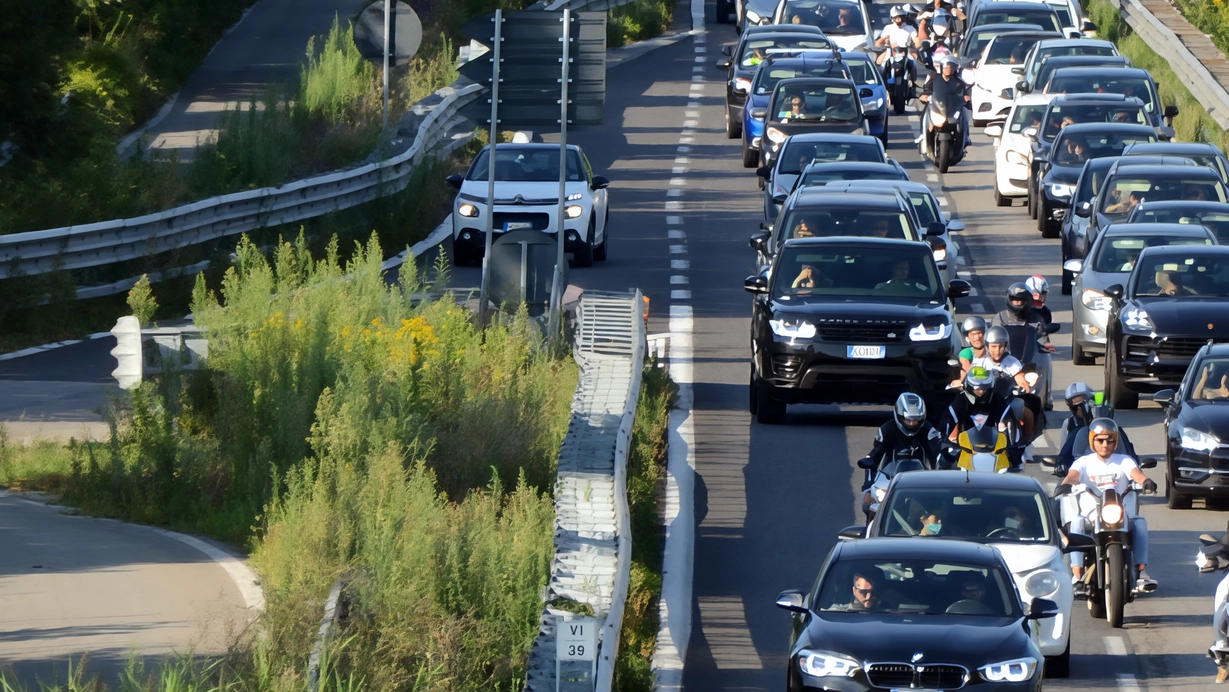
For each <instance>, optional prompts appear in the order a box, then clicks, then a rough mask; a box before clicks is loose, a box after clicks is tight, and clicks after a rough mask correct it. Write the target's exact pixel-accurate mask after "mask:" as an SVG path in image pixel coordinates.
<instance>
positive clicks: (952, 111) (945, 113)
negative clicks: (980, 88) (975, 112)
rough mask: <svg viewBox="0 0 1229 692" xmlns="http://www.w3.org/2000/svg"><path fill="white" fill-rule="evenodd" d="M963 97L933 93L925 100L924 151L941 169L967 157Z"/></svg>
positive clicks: (943, 170) (944, 169) (944, 170)
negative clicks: (965, 155) (965, 151)
mask: <svg viewBox="0 0 1229 692" xmlns="http://www.w3.org/2000/svg"><path fill="white" fill-rule="evenodd" d="M965 120H967V117H966V114H965V112H964V100H963V99H961V98H958V97H953V96H947V97H940V96H937V95H935V94H931V96H930V97H929V99H928V100H927V102H926V119H925V121H926V131H925V132H924V133H923V139H922V144H923V145H924V146H923V149H922V153H923V154H924V155H926V156H928V157H929V158H930V160H932V161H934V163H935V166H936V167H938V169H939V172H940V173H946V172H947V169H948V168H950V167H951V166H952V165H953V164H955V163H957V162H959V161H960V160H961V159H962V158H964V128H965V127H966V126H967V123H965V122H964V121H965Z"/></svg>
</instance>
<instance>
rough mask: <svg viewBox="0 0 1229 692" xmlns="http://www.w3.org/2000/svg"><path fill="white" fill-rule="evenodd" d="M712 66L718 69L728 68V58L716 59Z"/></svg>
mask: <svg viewBox="0 0 1229 692" xmlns="http://www.w3.org/2000/svg"><path fill="white" fill-rule="evenodd" d="M713 66H714V67H716V68H717V69H719V70H728V69H730V59H729V58H726V59H724V60H718V61H717V62H716V64H714V65H713Z"/></svg>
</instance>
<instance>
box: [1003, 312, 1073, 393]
mask: <svg viewBox="0 0 1229 692" xmlns="http://www.w3.org/2000/svg"><path fill="white" fill-rule="evenodd" d="M1003 328H1004V329H1006V330H1007V350H1008V352H1009V353H1011V355H1013V356H1015V357H1016V358H1018V359H1019V360H1020V362H1021V363H1023V364H1024V372H1025V376H1026V377H1027V376H1028V373H1030V372H1032V373H1036V374H1037V379H1038V380H1039V382H1038V386H1036V387H1034V392H1033V393H1035V394H1036V395H1037V396H1038V397H1039V398H1040V400H1041V404H1042V406H1041V409H1042V410H1043V411H1044V410H1045V408H1046V406H1045V404H1046V403H1048V402H1049V401H1050V400H1051V398H1050V397H1051V394H1052V392H1051V389H1050V381H1051V376H1052V374H1053V373H1052V370H1053V364H1052V363H1051V358H1050V354H1049V353H1048V352H1047V351H1044V350H1043V349H1042V341H1041V335H1040V334H1038V333H1037V329H1036V328H1035V327H1033V326H1032V325H1031V324H1005V325H1003ZM1060 328H1061V327H1060V325H1059V324H1058V323H1054V322H1052V323H1050V324H1047V325H1046V330H1045V331H1046V334H1047V335H1048V334H1054V333H1057V332H1058V330H1059V329H1060Z"/></svg>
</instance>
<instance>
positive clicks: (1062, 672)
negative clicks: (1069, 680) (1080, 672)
mask: <svg viewBox="0 0 1229 692" xmlns="http://www.w3.org/2000/svg"><path fill="white" fill-rule="evenodd" d="M1045 658H1046V669H1045V676H1046V677H1047V678H1065V677H1068V676H1070V675H1071V633H1070V632H1068V633H1067V648H1066V649H1064V650H1063V652H1062V653H1061V654H1059V655H1057V656H1046V657H1045Z"/></svg>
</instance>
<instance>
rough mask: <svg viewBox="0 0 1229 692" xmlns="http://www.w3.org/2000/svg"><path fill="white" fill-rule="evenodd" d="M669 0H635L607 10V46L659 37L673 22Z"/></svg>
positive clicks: (672, 12) (616, 46)
mask: <svg viewBox="0 0 1229 692" xmlns="http://www.w3.org/2000/svg"><path fill="white" fill-rule="evenodd" d="M674 6H675V3H674V2H673V1H672V0H634V1H633V2H630V3H628V4H626V5H621V6H619V7H616V8H614V9H612V10H610V12H609V14H607V17H606V45H607V47H608V48H618V47H619V46H624V45H627V44H628V43H632V42H634V41H643V40H645V39H648V38H653V37H654V36H660V35H662V34H663V33H665V32H666V30H668V29H669V28H670V23H671V22H672V21H674Z"/></svg>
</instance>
